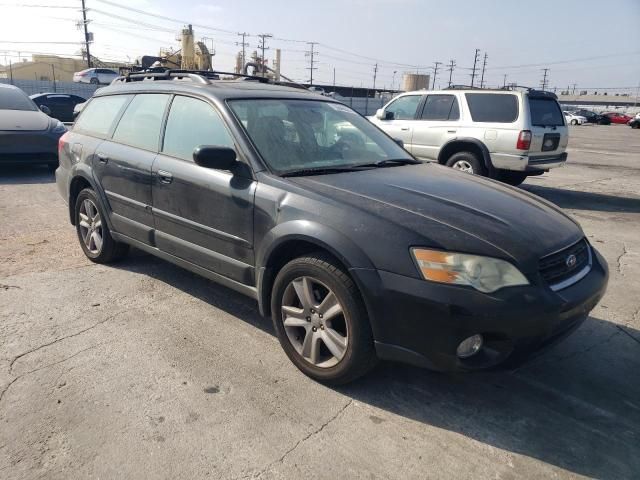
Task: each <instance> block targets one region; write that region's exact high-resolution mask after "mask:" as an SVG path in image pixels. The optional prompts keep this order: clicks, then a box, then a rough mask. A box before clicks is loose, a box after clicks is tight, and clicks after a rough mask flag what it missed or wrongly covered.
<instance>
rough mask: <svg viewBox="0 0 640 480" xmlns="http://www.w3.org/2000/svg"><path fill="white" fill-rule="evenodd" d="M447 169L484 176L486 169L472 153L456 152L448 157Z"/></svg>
mask: <svg viewBox="0 0 640 480" xmlns="http://www.w3.org/2000/svg"><path fill="white" fill-rule="evenodd" d="M446 165H447V167H451V168H453V169H455V170H461V171H463V172H467V173H471V174H474V175H483V176H484V175H486V169H485V168H484V165H483V163H482V161H481V160H480V159H479V158H478V156H477V155H476V154H475V153H473V152H458V153H454V154H453V155H451V157H449V159H448V160H447V162H446Z"/></svg>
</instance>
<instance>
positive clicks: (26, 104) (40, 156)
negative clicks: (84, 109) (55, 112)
mask: <svg viewBox="0 0 640 480" xmlns="http://www.w3.org/2000/svg"><path fill="white" fill-rule="evenodd" d="M44 108H45V109H46V110H48V108H47V107H44ZM66 131H67V129H66V127H65V126H64V124H63V123H62V122H60V120H56V119H55V118H51V117H49V116H48V115H47V114H46V113H44V112H43V111H42V110H40V109H39V108H38V107H37V106H36V104H35V103H33V100H31V99H30V98H29V97H28V96H27V94H26V93H24V92H23V91H22V90H20V89H19V88H18V87H15V86H13V85H5V84H0V164H1V165H7V164H33V163H43V164H46V165H48V166H49V167H50V168H52V169H53V168H55V167H56V166H57V165H58V140H59V139H60V137H61V136H62V135H63V134H64V133H65V132H66Z"/></svg>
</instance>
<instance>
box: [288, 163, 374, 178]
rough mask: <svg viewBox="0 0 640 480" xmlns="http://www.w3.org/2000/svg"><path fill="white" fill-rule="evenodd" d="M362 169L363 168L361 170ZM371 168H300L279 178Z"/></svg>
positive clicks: (357, 166)
mask: <svg viewBox="0 0 640 480" xmlns="http://www.w3.org/2000/svg"><path fill="white" fill-rule="evenodd" d="M363 167H364V168H363ZM367 167H368V168H373V166H371V165H351V166H344V167H325V168H302V169H300V170H290V171H288V172H284V173H282V174H281V175H280V176H281V177H305V176H307V175H326V174H331V173H343V172H358V171H360V170H365V169H366V168H367Z"/></svg>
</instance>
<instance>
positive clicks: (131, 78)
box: [114, 68, 269, 85]
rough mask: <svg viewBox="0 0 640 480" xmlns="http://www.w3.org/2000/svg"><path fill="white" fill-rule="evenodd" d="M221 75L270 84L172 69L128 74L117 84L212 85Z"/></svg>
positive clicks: (211, 72)
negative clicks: (168, 82) (186, 82)
mask: <svg viewBox="0 0 640 480" xmlns="http://www.w3.org/2000/svg"><path fill="white" fill-rule="evenodd" d="M220 75H231V76H234V77H241V78H243V79H244V80H253V81H256V82H261V83H269V79H268V78H264V77H257V76H255V75H244V74H240V73H231V72H219V71H215V70H176V69H170V68H166V69H165V68H163V69H158V68H155V69H154V68H151V69H147V70H142V71H137V72H128V73H127V74H126V75H124V76H122V77H118V78H116V79H115V80H114V83H115V82H121V83H129V82H142V81H144V80H153V81H156V80H191V81H193V82H197V83H201V84H205V85H206V84H210V83H211V80H220Z"/></svg>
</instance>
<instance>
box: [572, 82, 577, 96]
mask: <svg viewBox="0 0 640 480" xmlns="http://www.w3.org/2000/svg"><path fill="white" fill-rule="evenodd" d="M577 85H578V84H577V83H574V84H573V89H572V91H571V95H575V94H576V86H577Z"/></svg>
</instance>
